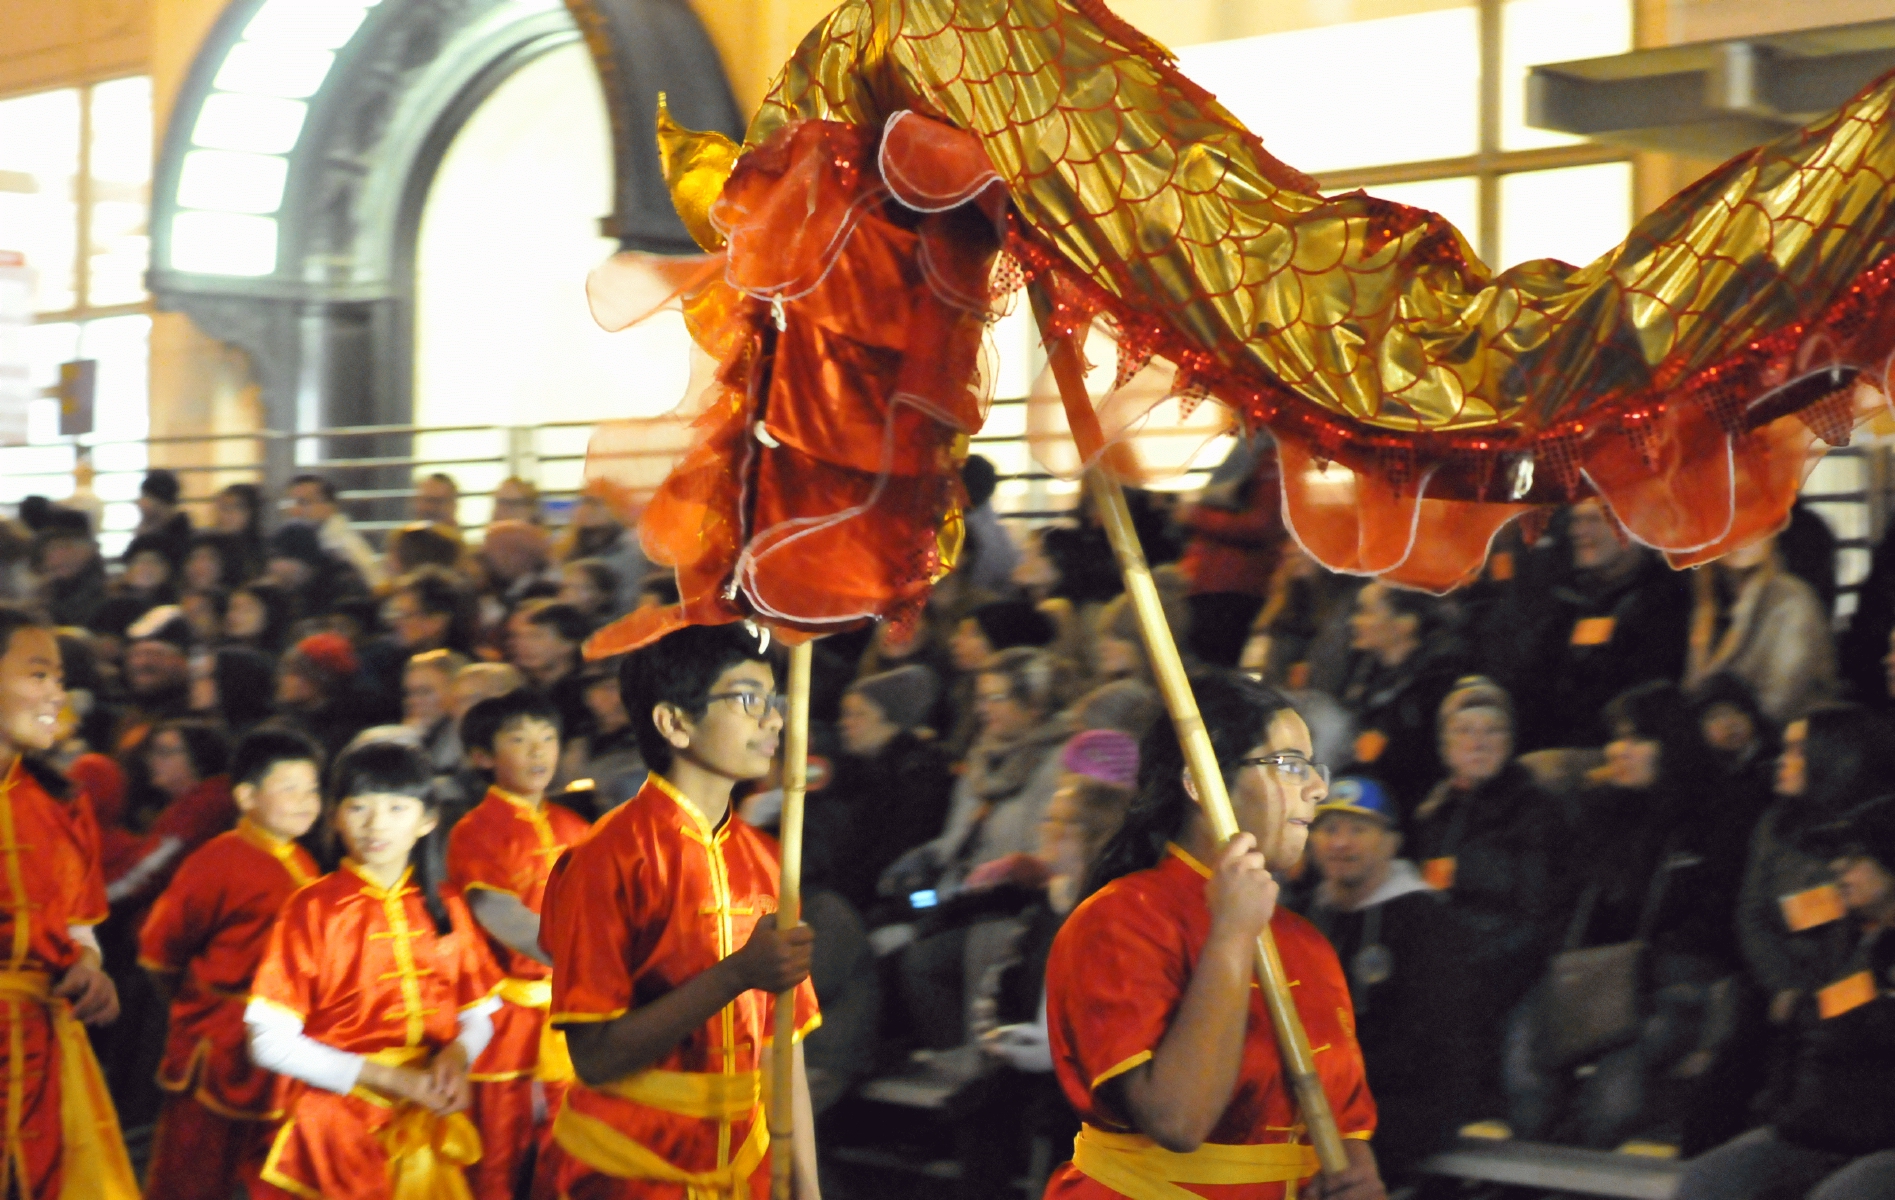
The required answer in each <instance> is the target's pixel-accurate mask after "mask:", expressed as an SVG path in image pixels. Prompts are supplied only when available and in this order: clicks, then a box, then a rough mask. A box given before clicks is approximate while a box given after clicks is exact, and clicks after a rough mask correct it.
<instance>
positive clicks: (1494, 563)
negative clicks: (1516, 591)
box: [1487, 550, 1513, 583]
mask: <svg viewBox="0 0 1895 1200" xmlns="http://www.w3.org/2000/svg"><path fill="white" fill-rule="evenodd" d="M1487 577H1488V578H1489V579H1492V580H1493V581H1494V582H1495V583H1506V582H1507V581H1508V580H1510V579H1512V578H1513V555H1511V554H1509V553H1507V552H1506V551H1505V550H1502V551H1501V552H1500V553H1499V554H1496V555H1494V556H1493V557H1492V558H1490V559H1488V560H1487Z"/></svg>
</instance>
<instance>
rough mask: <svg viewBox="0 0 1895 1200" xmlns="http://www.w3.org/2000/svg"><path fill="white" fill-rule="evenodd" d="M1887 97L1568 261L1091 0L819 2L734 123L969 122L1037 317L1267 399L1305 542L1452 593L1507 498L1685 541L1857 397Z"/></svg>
mask: <svg viewBox="0 0 1895 1200" xmlns="http://www.w3.org/2000/svg"><path fill="white" fill-rule="evenodd" d="M1891 94H1895V81H1891V80H1889V79H1884V80H1882V81H1879V82H1878V83H1876V84H1875V85H1873V86H1871V87H1870V88H1868V89H1866V90H1865V91H1864V92H1863V93H1861V94H1860V95H1859V96H1857V97H1856V98H1855V99H1854V100H1853V101H1851V102H1850V103H1849V104H1848V105H1847V106H1845V107H1844V108H1843V109H1842V110H1840V111H1839V112H1838V113H1836V114H1834V115H1833V116H1831V117H1828V118H1826V119H1824V120H1822V121H1820V122H1818V123H1817V124H1815V125H1812V126H1811V127H1809V128H1808V129H1806V130H1803V131H1799V132H1798V133H1795V134H1793V135H1791V136H1788V137H1785V138H1783V139H1781V140H1779V141H1777V142H1775V143H1772V144H1771V145H1768V146H1765V147H1762V148H1760V149H1758V150H1756V151H1753V152H1751V153H1749V154H1746V155H1743V156H1740V157H1738V158H1736V159H1733V160H1732V161H1731V162H1729V163H1727V164H1725V165H1724V166H1723V167H1721V168H1719V169H1718V170H1717V171H1715V172H1713V173H1712V174H1710V175H1708V176H1706V177H1705V178H1704V179H1703V180H1701V181H1700V182H1699V183H1697V184H1696V185H1694V186H1693V187H1691V188H1689V189H1687V190H1686V191H1685V192H1683V193H1681V194H1680V195H1679V196H1677V197H1675V198H1674V199H1673V200H1671V201H1670V202H1668V203H1667V204H1665V205H1664V206H1663V207H1662V208H1660V209H1659V210H1658V211H1656V212H1655V213H1653V214H1652V215H1651V216H1649V217H1647V218H1646V219H1645V220H1644V221H1642V222H1640V223H1639V225H1638V226H1637V227H1636V228H1635V229H1634V230H1633V231H1632V233H1631V235H1630V236H1629V237H1628V238H1627V239H1626V241H1625V243H1624V244H1623V245H1621V246H1620V247H1618V248H1617V249H1615V250H1613V251H1612V252H1610V253H1608V254H1606V255H1605V256H1603V257H1602V258H1600V259H1598V260H1597V261H1595V262H1593V263H1591V264H1588V265H1586V266H1583V267H1574V266H1571V265H1568V264H1566V263H1561V262H1557V261H1552V260H1541V261H1536V262H1529V263H1523V264H1520V265H1518V266H1516V267H1513V268H1511V269H1510V270H1507V271H1504V272H1501V273H1500V274H1498V275H1496V274H1495V273H1494V272H1493V271H1492V270H1491V269H1490V268H1489V267H1488V266H1487V265H1486V264H1484V263H1482V262H1481V261H1480V260H1479V258H1478V257H1476V256H1475V254H1474V253H1473V251H1472V250H1471V249H1470V248H1469V246H1468V244H1467V242H1466V241H1465V239H1463V238H1462V237H1461V235H1460V234H1459V233H1458V232H1457V231H1456V230H1455V229H1454V228H1453V227H1452V226H1451V225H1449V224H1448V223H1447V222H1446V221H1445V220H1443V219H1442V218H1441V217H1439V216H1438V215H1436V214H1433V213H1429V212H1424V211H1422V210H1418V209H1413V208H1409V207H1406V206H1403V205H1399V204H1395V203H1392V202H1389V201H1385V200H1379V199H1376V198H1374V197H1370V196H1367V195H1365V194H1363V193H1361V192H1353V193H1349V194H1347V195H1341V196H1334V197H1325V196H1323V195H1321V194H1319V192H1318V191H1317V190H1316V188H1315V186H1314V184H1313V182H1312V181H1311V180H1310V179H1308V178H1307V177H1306V176H1304V175H1302V174H1300V173H1298V172H1297V171H1295V170H1293V169H1292V168H1290V167H1287V166H1285V165H1284V164H1282V163H1280V162H1278V161H1277V160H1276V159H1274V158H1272V157H1271V156H1270V155H1269V154H1268V153H1267V152H1266V151H1265V150H1264V148H1263V145H1262V143H1261V142H1260V141H1259V140H1258V139H1257V138H1256V137H1255V136H1254V135H1253V134H1251V133H1250V132H1248V131H1247V130H1245V129H1244V128H1243V126H1242V125H1241V124H1240V123H1239V122H1238V121H1237V120H1236V119H1235V118H1233V117H1232V116H1231V115H1230V114H1229V113H1228V112H1227V111H1225V110H1224V109H1223V107H1222V106H1221V105H1219V104H1218V103H1217V102H1216V100H1215V99H1214V98H1213V97H1211V96H1210V95H1209V94H1208V93H1206V92H1204V91H1203V90H1202V89H1201V88H1199V87H1197V86H1196V85H1195V84H1193V83H1191V82H1190V81H1189V80H1188V79H1186V78H1185V77H1184V76H1183V75H1182V74H1180V73H1179V71H1178V70H1177V68H1176V66H1175V64H1174V63H1173V62H1172V60H1171V58H1170V55H1169V53H1168V52H1166V51H1165V50H1164V48H1163V47H1161V46H1158V45H1157V44H1156V43H1154V42H1152V41H1151V40H1150V39H1148V38H1145V37H1144V36H1143V35H1141V34H1139V33H1138V32H1137V31H1136V30H1134V29H1132V28H1131V27H1130V26H1128V25H1126V24H1125V23H1124V22H1122V21H1120V20H1119V19H1118V18H1116V17H1115V16H1113V15H1112V14H1111V13H1110V12H1109V10H1107V9H1106V8H1105V7H1104V4H1103V2H1102V0H1064V2H1062V0H845V2H844V3H843V4H842V5H841V6H840V7H838V8H837V9H836V11H835V12H834V13H833V14H832V15H831V16H830V17H828V18H827V19H826V20H825V21H824V22H823V23H822V24H821V25H820V26H819V27H818V28H817V29H816V30H814V31H813V32H812V33H811V34H810V35H809V37H808V38H807V39H806V40H805V41H804V42H803V43H802V45H801V47H800V48H799V49H798V50H797V52H796V54H795V56H794V57H793V58H792V59H791V61H790V62H789V64H788V66H787V67H786V68H785V70H784V72H783V74H782V76H781V78H780V79H779V80H778V81H777V84H776V86H775V87H774V88H773V90H772V92H771V95H770V97H769V98H768V99H767V100H766V102H765V104H764V106H763V108H762V110H761V111H760V113H759V114H758V116H757V118H756V121H755V123H754V124H753V126H752V128H751V130H750V134H749V139H748V142H749V145H750V146H752V147H754V146H758V145H761V144H763V143H764V142H766V141H768V140H769V139H770V138H771V136H772V135H773V134H775V133H777V132H778V131H779V130H781V129H783V128H784V127H786V126H788V125H791V124H793V123H795V122H796V121H799V120H807V119H820V120H824V121H833V122H842V123H847V124H851V125H857V126H862V127H866V128H881V127H882V126H883V124H884V123H885V122H886V121H887V120H888V119H889V118H890V117H891V116H892V115H894V114H896V113H899V112H901V111H903V110H912V111H914V112H917V113H919V114H922V115H924V116H928V117H932V118H935V119H937V120H939V121H941V122H944V123H946V124H948V125H951V126H954V127H956V128H957V129H960V130H963V131H966V132H968V133H970V134H972V135H973V136H974V137H975V138H976V139H978V142H979V145H980V147H981V148H982V149H983V150H984V152H985V154H986V156H987V158H988V159H989V160H990V162H991V163H992V166H993V168H994V170H995V171H996V172H997V173H998V174H999V176H1000V177H1001V179H1002V181H1003V182H1004V183H1005V185H1006V187H1007V190H1008V193H1009V196H1010V199H1011V202H1012V206H1013V212H1014V224H1013V230H1014V235H1015V236H1014V237H1013V238H1012V239H1011V240H1010V242H1009V245H1008V249H1009V252H1010V253H1011V254H1012V255H1013V256H1014V257H1015V258H1016V259H1018V260H1019V262H1020V265H1021V266H1022V267H1023V268H1025V271H1026V273H1027V274H1028V275H1030V276H1032V277H1033V278H1034V279H1035V280H1036V281H1037V282H1038V283H1039V284H1040V285H1041V286H1043V287H1045V288H1046V289H1047V291H1048V292H1049V293H1050V294H1051V296H1052V297H1053V300H1054V320H1053V330H1054V332H1055V333H1068V332H1074V331H1083V330H1084V329H1085V328H1086V327H1088V326H1089V325H1091V323H1092V322H1093V321H1094V320H1095V319H1102V320H1103V321H1104V322H1105V323H1106V324H1107V325H1109V327H1110V328H1111V330H1112V331H1113V333H1114V335H1115V336H1116V337H1117V339H1118V341H1119V343H1120V354H1121V359H1122V361H1126V362H1129V363H1130V364H1132V366H1133V367H1134V368H1135V367H1137V366H1138V365H1140V364H1143V363H1145V362H1147V361H1149V360H1150V359H1151V358H1152V356H1153V355H1157V356H1159V357H1160V358H1163V359H1166V360H1169V361H1170V362H1171V363H1173V364H1175V365H1176V367H1177V383H1176V387H1177V390H1178V391H1181V392H1186V393H1196V394H1210V395H1214V396H1216V397H1217V398H1218V399H1220V400H1223V401H1224V402H1226V403H1228V404H1229V405H1231V406H1232V407H1233V408H1235V409H1236V410H1237V411H1238V412H1240V413H1241V414H1243V415H1244V417H1245V418H1246V419H1248V420H1249V421H1251V422H1253V423H1261V424H1265V425H1268V426H1269V427H1270V428H1271V430H1272V431H1273V432H1274V433H1275V434H1276V435H1277V437H1278V439H1279V441H1280V442H1283V443H1284V447H1285V480H1286V484H1285V498H1286V502H1287V509H1288V511H1287V515H1288V516H1289V518H1290V520H1291V523H1292V525H1293V527H1294V528H1295V530H1296V532H1297V535H1298V536H1299V538H1301V539H1302V540H1303V542H1304V544H1305V545H1306V546H1307V547H1309V548H1310V549H1312V550H1313V551H1314V552H1316V553H1317V556H1318V557H1319V558H1321V559H1322V560H1323V561H1325V562H1326V563H1328V564H1329V565H1330V566H1332V567H1336V568H1339V569H1346V570H1358V571H1365V572H1372V573H1382V574H1388V575H1390V576H1391V577H1393V578H1395V579H1397V580H1399V581H1402V582H1408V583H1413V584H1417V585H1419V586H1427V587H1433V588H1445V587H1449V586H1453V585H1454V584H1455V583H1458V582H1462V581H1464V580H1466V579H1467V578H1469V577H1471V576H1472V575H1473V574H1474V573H1475V572H1477V571H1478V569H1479V567H1480V563H1481V559H1482V558H1483V556H1484V554H1485V549H1486V545H1487V542H1488V540H1489V539H1490V538H1491V536H1492V534H1493V533H1494V531H1495V530H1497V529H1498V528H1499V526H1500V525H1501V524H1503V523H1504V522H1505V521H1506V520H1509V519H1511V518H1513V517H1514V516H1517V515H1519V514H1520V513H1521V512H1523V511H1525V510H1526V506H1528V505H1533V504H1552V503H1559V502H1564V501H1567V500H1570V499H1572V498H1574V497H1576V496H1581V495H1586V494H1598V495H1600V496H1602V497H1603V498H1604V499H1605V500H1606V501H1607V503H1608V504H1609V505H1610V506H1611V508H1612V511H1613V513H1614V515H1615V516H1616V518H1617V519H1618V520H1619V521H1620V522H1622V523H1623V524H1624V525H1625V526H1626V527H1627V528H1628V529H1629V530H1630V531H1631V532H1632V533H1633V534H1634V535H1635V536H1637V537H1639V538H1640V539H1641V540H1644V541H1647V542H1649V543H1650V544H1652V545H1654V546H1657V547H1659V548H1660V549H1663V550H1666V551H1667V552H1669V553H1670V554H1671V556H1672V558H1673V561H1674V562H1677V563H1684V562H1690V561H1700V560H1702V559H1704V558H1707V557H1712V556H1715V555H1716V554H1719V553H1722V552H1723V551H1725V550H1727V549H1729V548H1731V547H1732V546H1734V545H1737V544H1741V542H1743V541H1745V540H1749V539H1751V538H1754V537H1756V536H1758V535H1759V534H1761V533H1763V532H1766V531H1768V530H1769V529H1770V528H1773V527H1774V526H1775V524H1777V523H1780V521H1781V520H1782V518H1783V516H1784V514H1785V513H1787V509H1788V505H1789V503H1790V502H1791V500H1792V499H1793V498H1794V493H1795V489H1796V486H1797V484H1798V483H1799V482H1800V480H1801V477H1802V472H1803V469H1804V468H1803V464H1804V462H1805V460H1806V458H1807V453H1806V452H1807V450H1808V448H1809V446H1810V444H1811V440H1812V439H1811V438H1810V436H1809V435H1810V431H1811V430H1814V431H1815V432H1817V433H1820V434H1822V435H1823V437H1824V439H1825V440H1828V441H1831V442H1837V441H1845V440H1847V437H1848V433H1849V430H1850V428H1851V427H1852V425H1853V424H1854V423H1855V421H1856V420H1858V419H1860V418H1861V417H1862V416H1863V415H1864V414H1865V412H1866V411H1867V409H1868V408H1869V407H1870V406H1874V405H1879V404H1881V403H1882V402H1883V397H1882V395H1881V392H1880V390H1879V389H1880V387H1881V383H1882V378H1883V376H1884V374H1885V366H1886V361H1887V358H1888V356H1889V353H1890V350H1891V348H1892V346H1895V319H1891V318H1892V316H1895V311H1892V310H1895V305H1891V302H1890V298H1889V290H1890V287H1891V284H1892V283H1895V280H1891V275H1895V268H1892V267H1891V266H1890V265H1888V263H1887V261H1886V260H1888V259H1889V258H1890V255H1891V252H1895V188H1891V187H1890V186H1889V182H1888V181H1889V180H1890V179H1891V178H1895V130H1892V129H1891V125H1890V121H1889V112H1888V108H1889V102H1890V97H1891ZM1126 374H1127V372H1126V371H1124V370H1122V371H1121V378H1122V379H1123V378H1124V377H1125V376H1126ZM1871 380H1872V381H1873V383H1874V385H1875V386H1874V388H1871V387H1870V386H1869V383H1870V381H1871ZM1794 414H1802V415H1803V418H1804V419H1803V421H1801V422H1798V421H1794V420H1790V419H1788V418H1790V417H1791V416H1792V415H1794ZM1331 463H1339V464H1341V465H1342V466H1343V467H1344V468H1347V469H1346V470H1342V471H1337V472H1334V473H1328V472H1329V467H1330V464H1331ZM1706 497H1709V498H1708V499H1706Z"/></svg>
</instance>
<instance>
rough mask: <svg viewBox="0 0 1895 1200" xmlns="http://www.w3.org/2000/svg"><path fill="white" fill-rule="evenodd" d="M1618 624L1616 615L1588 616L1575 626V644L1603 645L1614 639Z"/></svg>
mask: <svg viewBox="0 0 1895 1200" xmlns="http://www.w3.org/2000/svg"><path fill="white" fill-rule="evenodd" d="M1618 624H1619V622H1618V618H1616V617H1587V618H1586V619H1585V620H1583V621H1581V622H1579V623H1578V624H1577V625H1574V626H1573V645H1575V646H1603V645H1605V644H1606V643H1608V642H1610V641H1611V640H1612V633H1613V631H1614V630H1615V629H1617V628H1618Z"/></svg>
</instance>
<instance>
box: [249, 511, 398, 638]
mask: <svg viewBox="0 0 1895 1200" xmlns="http://www.w3.org/2000/svg"><path fill="white" fill-rule="evenodd" d="M267 553H268V555H269V557H268V559H267V560H266V563H265V567H264V574H263V578H264V579H265V580H267V581H268V582H270V583H273V584H275V585H277V586H278V587H280V588H282V589H284V590H285V591H287V592H289V593H290V594H292V595H294V596H295V597H296V598H297V601H298V609H299V615H300V616H305V617H319V616H324V615H326V614H328V613H329V612H331V611H333V610H334V609H335V607H336V605H337V604H339V603H341V602H342V601H344V600H346V599H349V598H350V597H354V596H365V595H367V594H368V591H369V586H370V585H369V583H368V582H367V580H368V578H369V577H368V576H367V575H365V574H363V572H362V571H361V570H360V568H358V567H356V566H355V565H354V564H353V563H351V562H350V561H348V560H347V559H343V558H340V557H338V556H336V555H334V554H331V553H330V552H329V551H328V550H326V549H324V547H323V545H322V542H321V540H320V538H319V536H318V534H317V532H316V527H315V526H314V525H310V524H307V523H305V522H301V521H292V522H289V523H288V524H286V525H284V526H282V527H281V528H279V529H278V530H277V531H276V532H275V533H273V534H271V535H270V541H269V545H268V550H267ZM379 574H380V568H379V567H378V568H377V576H378V577H379Z"/></svg>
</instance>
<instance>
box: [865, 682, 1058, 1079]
mask: <svg viewBox="0 0 1895 1200" xmlns="http://www.w3.org/2000/svg"><path fill="white" fill-rule="evenodd" d="M1061 676H1062V671H1061V666H1060V663H1059V662H1058V660H1057V659H1055V658H1053V657H1052V656H1051V655H1049V654H1047V653H1046V652H1045V651H1042V650H1029V649H1026V648H1024V647H1017V648H1015V649H1012V650H1007V651H1003V652H1002V653H1000V654H996V655H995V656H994V657H993V658H992V659H990V660H988V662H987V664H986V666H985V667H984V668H983V669H982V670H981V671H980V673H979V674H978V675H977V676H976V677H975V704H976V706H977V710H978V712H979V714H980V737H979V739H978V740H977V741H976V742H975V743H974V746H973V748H972V749H971V750H970V751H969V752H968V757H967V769H966V773H965V774H963V775H962V776H961V778H960V780H959V781H958V782H957V783H956V784H955V786H954V794H953V796H952V798H951V800H950V802H949V809H948V821H947V827H946V828H945V829H944V830H943V831H942V832H941V834H940V836H938V837H936V838H935V839H934V840H933V841H930V842H925V843H923V844H922V845H920V846H917V847H915V848H914V849H913V850H910V851H908V853H906V854H904V855H902V856H901V858H899V859H897V860H896V861H895V862H894V863H893V864H892V865H891V866H890V867H889V868H888V870H887V871H885V872H883V874H882V879H881V882H880V884H879V889H878V890H879V891H880V892H881V894H883V895H885V896H891V897H894V898H896V899H899V898H901V897H903V896H912V895H913V894H914V893H916V892H921V891H933V892H935V893H936V894H937V895H938V896H940V897H942V898H949V897H952V896H953V895H954V894H955V893H956V892H958V891H959V890H960V888H961V886H962V884H963V883H964V882H965V880H966V878H967V874H968V872H969V871H972V870H974V869H976V868H978V867H980V866H982V865H984V864H986V863H989V862H992V861H994V860H995V859H999V858H1005V857H1006V856H1008V855H1010V854H1019V853H1023V852H1027V851H1031V850H1032V849H1033V847H1034V846H1035V845H1037V844H1038V834H1039V825H1040V821H1041V820H1042V819H1043V818H1044V816H1045V814H1046V806H1047V804H1048V803H1049V802H1050V801H1051V800H1052V797H1053V792H1054V791H1055V790H1057V788H1058V786H1059V750H1060V747H1061V746H1062V745H1063V744H1064V743H1065V741H1066V738H1067V736H1068V735H1069V733H1070V729H1071V726H1070V725H1069V723H1068V722H1067V721H1066V720H1065V718H1064V717H1063V716H1062V715H1061V712H1060V709H1061V704H1062V701H1063V699H1064V697H1063V695H1062V694H1061V690H1062V688H1063V686H1064V680H1063V679H1062V677H1061ZM1017 932H1018V929H1017V926H1016V924H1015V923H1014V922H1013V921H1012V920H1010V919H1005V918H1001V919H989V920H980V921H976V922H975V923H974V924H973V925H971V926H968V925H961V926H957V927H955V928H952V929H948V930H945V931H943V932H941V933H937V934H934V935H932V936H929V937H927V938H924V939H922V940H921V941H919V942H916V943H915V944H913V945H911V946H909V947H908V948H907V949H906V950H905V951H904V952H903V960H902V974H903V976H904V978H903V991H904V994H905V995H906V998H907V1001H908V1009H909V1012H910V1014H911V1016H912V1017H913V1018H914V1021H915V1025H916V1028H917V1031H918V1032H919V1034H920V1036H921V1037H922V1038H923V1040H924V1041H925V1042H926V1044H927V1045H928V1046H930V1047H931V1048H934V1049H942V1050H944V1049H949V1048H951V1047H954V1046H958V1045H961V1044H962V1043H964V1042H965V1041H966V1040H967V1028H968V1026H967V1016H968V1012H967V1010H968V1003H969V996H968V992H967V989H966V986H965V985H967V984H971V983H974V982H977V981H978V980H979V978H980V974H981V972H982V971H984V970H985V969H986V967H987V966H989V965H991V964H992V963H994V962H996V961H998V958H999V956H1001V955H1002V954H1003V953H1004V950H1005V947H1006V946H1007V945H1008V944H1009V943H1010V942H1011V941H1012V940H1013V937H1014V935H1015V934H1016V933H1017Z"/></svg>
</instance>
